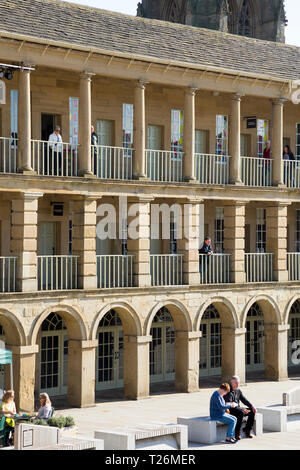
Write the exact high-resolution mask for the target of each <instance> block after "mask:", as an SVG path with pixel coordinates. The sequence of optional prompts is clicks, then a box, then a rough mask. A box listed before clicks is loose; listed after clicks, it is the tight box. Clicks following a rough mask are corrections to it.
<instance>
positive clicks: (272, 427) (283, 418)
mask: <svg viewBox="0 0 300 470" xmlns="http://www.w3.org/2000/svg"><path fill="white" fill-rule="evenodd" d="M257 411H258V413H261V414H262V415H263V429H264V431H273V432H286V431H287V410H286V409H285V408H284V407H282V406H278V407H260V408H257Z"/></svg>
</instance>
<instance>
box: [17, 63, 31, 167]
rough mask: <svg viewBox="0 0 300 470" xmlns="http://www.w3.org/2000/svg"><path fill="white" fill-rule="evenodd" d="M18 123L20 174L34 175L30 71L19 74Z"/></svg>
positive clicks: (22, 71)
mask: <svg viewBox="0 0 300 470" xmlns="http://www.w3.org/2000/svg"><path fill="white" fill-rule="evenodd" d="M18 121H19V122H18V139H19V141H18V172H19V173H24V174H32V173H34V171H33V169H32V162H31V96H30V70H21V71H20V72H19V105H18Z"/></svg>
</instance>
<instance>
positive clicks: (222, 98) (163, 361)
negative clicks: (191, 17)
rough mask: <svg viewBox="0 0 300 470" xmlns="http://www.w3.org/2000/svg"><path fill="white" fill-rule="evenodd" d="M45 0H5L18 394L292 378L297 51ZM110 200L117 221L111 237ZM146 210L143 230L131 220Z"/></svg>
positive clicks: (8, 239)
mask: <svg viewBox="0 0 300 470" xmlns="http://www.w3.org/2000/svg"><path fill="white" fill-rule="evenodd" d="M54 5H55V8H53V6H54ZM30 6H31V8H34V9H37V10H38V11H39V16H38V17H37V19H36V21H35V22H34V23H33V22H32V11H33V10H32V9H31V8H30V9H28V0H26V1H25V0H18V1H16V0H10V1H6V0H4V1H2V2H1V4H0V29H1V39H0V41H1V58H0V71H1V70H3V71H4V78H3V79H2V80H1V82H2V83H4V85H2V89H3V88H4V89H5V94H4V93H3V94H2V96H1V100H2V101H1V103H2V104H1V105H0V233H1V236H0V248H1V251H0V287H1V294H0V339H1V340H3V341H4V342H5V344H6V347H7V348H9V349H11V350H12V352H13V362H14V364H13V365H14V388H15V391H16V397H17V404H18V407H19V408H20V409H23V410H27V411H30V410H32V408H33V405H34V394H37V393H39V392H40V391H45V390H46V391H47V392H48V393H49V394H50V396H51V397H55V396H61V395H62V396H66V397H67V400H68V402H69V404H70V405H75V406H81V407H84V406H90V405H92V404H93V403H94V402H95V396H96V395H97V393H98V392H99V393H102V392H103V391H104V390H116V389H123V390H124V395H125V396H126V397H127V398H130V399H139V398H144V397H147V396H149V393H150V391H151V386H152V385H154V384H155V386H156V387H160V384H163V386H164V385H165V384H166V383H170V384H173V385H174V390H177V391H182V392H194V391H197V390H199V386H201V383H202V380H203V377H208V376H222V377H223V378H226V379H228V378H229V377H230V376H231V375H232V374H237V375H239V376H240V377H241V379H242V381H245V380H246V379H247V374H249V373H253V372H256V371H259V370H261V371H264V377H267V378H268V379H273V380H283V379H286V378H287V376H288V373H289V371H290V372H293V370H295V367H297V365H296V364H297V362H296V361H295V360H294V362H293V358H292V353H293V343H294V341H297V340H299V339H300V333H299V324H300V289H299V286H300V284H299V282H300V254H299V252H300V249H299V248H300V192H299V191H300V178H299V174H298V171H299V169H298V162H297V160H294V161H289V160H283V159H282V150H283V145H285V144H288V145H290V147H291V148H292V149H293V152H294V154H295V156H298V157H300V143H299V136H300V115H299V105H298V104H296V102H297V87H299V84H298V82H297V80H298V78H299V76H298V72H297V70H299V64H300V53H299V49H298V48H295V47H290V46H285V45H277V44H275V43H268V42H264V41H256V40H253V39H249V38H242V37H234V36H228V35H226V34H223V33H220V32H215V33H212V32H210V31H209V32H207V30H202V29H201V28H199V30H197V32H196V33H195V31H194V28H191V27H189V26H185V25H177V24H170V23H164V22H161V21H155V20H147V19H143V18H133V17H129V16H126V15H120V14H114V13H109V12H103V11H101V10H96V9H92V8H85V7H81V6H78V7H77V6H74V5H70V4H65V3H63V2H59V1H54V0H30ZM34 11H36V10H34ZM70 18H72V22H71V21H70ZM46 20H47V21H48V23H47V21H46ZM58 20H59V21H58ZM58 23H59V24H60V28H59V29H58V27H57V25H58ZM44 24H47V25H48V26H47V30H45V28H44ZM24 31H28V32H27V33H26V35H25V33H24ZM79 31H80V35H79V34H78V32H79ZM116 31H118V41H117V42H116V41H115V42H114V41H113V39H114V38H115V37H116ZM191 33H192V34H191ZM149 44H151V48H150V46H149ZM182 44H184V45H185V47H184V51H183V48H182ZM220 44H222V47H221V48H220ZM265 51H268V60H269V62H270V63H272V64H273V66H272V69H271V70H270V68H269V67H268V64H267V63H266V61H265V55H264V52H265ZM218 54H219V55H218ZM288 63H289V64H291V63H292V64H293V66H292V67H289V68H287V64H288ZM13 66H15V67H17V68H16V69H13ZM18 67H19V68H18ZM7 72H10V73H11V74H12V75H13V77H11V76H10V75H7ZM5 77H6V78H5ZM91 124H93V125H94V127H95V130H96V133H97V135H98V145H95V146H91ZM55 125H59V126H60V127H61V133H62V142H61V143H60V142H59V143H56V145H57V146H56V147H53V145H52V144H49V142H48V137H49V134H50V133H52V130H53V127H54V126H55ZM267 140H271V143H272V158H271V159H265V158H263V151H264V147H265V144H266V142H267ZM154 205H160V208H161V211H162V214H163V215H162V214H160V216H159V218H158V219H154V213H153V211H152V209H153V207H154ZM174 205H176V211H179V213H180V215H179V216H178V215H176V217H175V212H176V211H175V208H174ZM168 209H170V212H171V216H170V224H169V225H170V227H169V228H170V236H169V237H167V238H164V237H163V232H162V231H163V223H164V222H165V218H166V214H167V213H168ZM166 210H167V211H166ZM184 210H186V211H187V214H188V220H189V230H188V231H187V232H186V231H185V232H184V236H183V238H181V239H178V236H177V235H178V226H179V222H178V221H179V220H180V217H182V218H184V217H183V214H184ZM108 211H112V213H114V214H115V215H116V218H115V221H114V222H113V223H112V224H110V225H109V226H107V227H106V230H109V231H110V232H111V233H112V234H113V233H114V232H116V233H118V236H117V237H114V236H112V237H111V238H112V239H109V240H99V237H98V236H97V231H98V227H99V225H98V224H99V223H101V221H103V219H104V218H105V217H106V216H107V213H108ZM126 213H127V214H128V218H127V221H126V223H125V225H124V214H126ZM167 215H168V214H167ZM178 217H179V218H178ZM133 222H134V223H137V224H138V226H139V236H138V237H137V239H134V238H133V237H132V238H130V237H128V238H126V236H125V235H124V230H125V229H126V226H127V225H128V226H130V224H132V223H133ZM153 227H154V228H156V230H157V232H158V234H159V236H158V239H154V238H151V231H152V230H153ZM207 235H209V236H210V237H211V239H212V245H213V247H214V255H212V256H211V257H209V258H208V257H206V256H203V255H200V256H199V252H198V249H199V247H200V246H202V243H203V239H204V237H205V236H207ZM290 367H292V368H291V369H290ZM6 380H7V383H6V384H4V386H9V384H8V382H9V380H8V378H7V377H6ZM0 385H1V383H0ZM111 393H113V392H111Z"/></svg>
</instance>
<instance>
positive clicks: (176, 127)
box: [171, 109, 184, 159]
mask: <svg viewBox="0 0 300 470" xmlns="http://www.w3.org/2000/svg"><path fill="white" fill-rule="evenodd" d="M183 119H184V118H183V111H178V110H175V109H172V111H171V150H172V152H176V153H175V155H174V154H173V155H172V158H173V159H174V158H175V159H176V158H179V159H181V155H179V154H178V153H181V152H182V151H183Z"/></svg>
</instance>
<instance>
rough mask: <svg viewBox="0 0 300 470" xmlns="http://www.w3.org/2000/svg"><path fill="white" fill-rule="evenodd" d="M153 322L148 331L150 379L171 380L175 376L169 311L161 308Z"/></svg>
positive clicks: (171, 322) (154, 380)
mask: <svg viewBox="0 0 300 470" xmlns="http://www.w3.org/2000/svg"><path fill="white" fill-rule="evenodd" d="M153 323H154V325H153V326H152V328H151V332H150V334H151V336H152V342H151V343H150V381H151V383H154V382H168V381H172V380H174V378H175V331H174V324H173V320H172V317H171V315H170V314H169V311H168V310H167V309H165V308H163V309H161V310H160V311H159V312H158V313H157V314H156V316H155V318H154V320H153Z"/></svg>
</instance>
